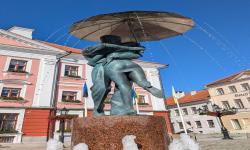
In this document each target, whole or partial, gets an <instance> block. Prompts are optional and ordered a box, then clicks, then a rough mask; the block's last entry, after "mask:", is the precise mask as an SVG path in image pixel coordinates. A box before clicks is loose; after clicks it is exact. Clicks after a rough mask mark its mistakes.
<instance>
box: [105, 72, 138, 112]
mask: <svg viewBox="0 0 250 150" xmlns="http://www.w3.org/2000/svg"><path fill="white" fill-rule="evenodd" d="M105 74H106V75H107V76H109V78H110V80H112V81H114V82H115V84H116V88H117V89H116V91H115V94H114V95H113V97H112V99H111V101H112V102H111V103H112V108H111V115H131V114H135V111H134V109H133V98H132V96H133V91H132V88H131V83H130V81H129V80H128V78H127V76H126V74H125V73H123V72H118V71H112V70H109V71H107V72H105ZM113 107H114V108H113Z"/></svg>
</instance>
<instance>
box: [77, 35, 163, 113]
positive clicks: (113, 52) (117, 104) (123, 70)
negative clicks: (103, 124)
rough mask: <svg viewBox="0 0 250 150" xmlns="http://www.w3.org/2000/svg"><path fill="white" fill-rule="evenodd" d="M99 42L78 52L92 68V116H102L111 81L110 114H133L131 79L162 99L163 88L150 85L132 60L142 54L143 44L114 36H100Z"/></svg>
mask: <svg viewBox="0 0 250 150" xmlns="http://www.w3.org/2000/svg"><path fill="white" fill-rule="evenodd" d="M100 40H101V44H99V45H96V46H91V47H87V48H86V49H85V50H84V51H82V55H83V56H84V57H85V58H86V59H87V60H88V64H89V65H90V66H92V67H93V70H92V73H91V76H92V82H93V86H92V87H91V91H92V98H93V100H94V110H93V115H94V116H102V115H104V100H105V98H106V97H107V95H108V93H109V92H110V90H111V81H113V82H114V83H115V91H114V94H113V96H112V98H111V110H110V115H135V114H136V112H135V110H134V107H133V89H132V84H133V82H134V83H136V84H137V85H138V86H140V87H142V88H143V89H145V90H147V91H148V92H150V93H151V94H152V95H154V96H156V97H159V98H163V97H164V94H163V91H161V90H159V89H157V88H155V87H153V86H152V85H151V83H150V82H149V81H147V79H146V76H145V73H144V71H143V69H142V68H141V67H140V66H139V65H138V64H136V63H135V62H133V61H132V60H133V59H137V58H139V57H142V54H141V53H142V52H144V47H142V46H140V44H139V43H136V42H127V43H122V42H121V38H120V37H119V36H115V35H104V36H102V37H101V38H100Z"/></svg>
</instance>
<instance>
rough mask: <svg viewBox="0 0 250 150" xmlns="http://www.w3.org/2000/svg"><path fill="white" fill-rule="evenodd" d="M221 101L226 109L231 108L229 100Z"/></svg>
mask: <svg viewBox="0 0 250 150" xmlns="http://www.w3.org/2000/svg"><path fill="white" fill-rule="evenodd" d="M221 103H222V108H224V109H230V108H231V107H230V105H229V103H228V101H221Z"/></svg>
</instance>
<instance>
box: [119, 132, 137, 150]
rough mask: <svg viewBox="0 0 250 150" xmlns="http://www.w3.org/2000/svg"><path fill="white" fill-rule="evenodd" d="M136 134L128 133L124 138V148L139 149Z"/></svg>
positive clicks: (126, 149) (124, 149)
mask: <svg viewBox="0 0 250 150" xmlns="http://www.w3.org/2000/svg"><path fill="white" fill-rule="evenodd" d="M135 138H136V136H134V135H126V136H124V137H123V138H122V145H123V150H139V149H138V147H137V144H136V143H135Z"/></svg>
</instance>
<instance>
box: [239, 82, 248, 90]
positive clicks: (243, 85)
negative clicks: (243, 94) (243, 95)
mask: <svg viewBox="0 0 250 150" xmlns="http://www.w3.org/2000/svg"><path fill="white" fill-rule="evenodd" d="M241 86H242V88H243V90H244V91H247V90H250V86H249V84H248V83H243V84H241Z"/></svg>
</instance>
